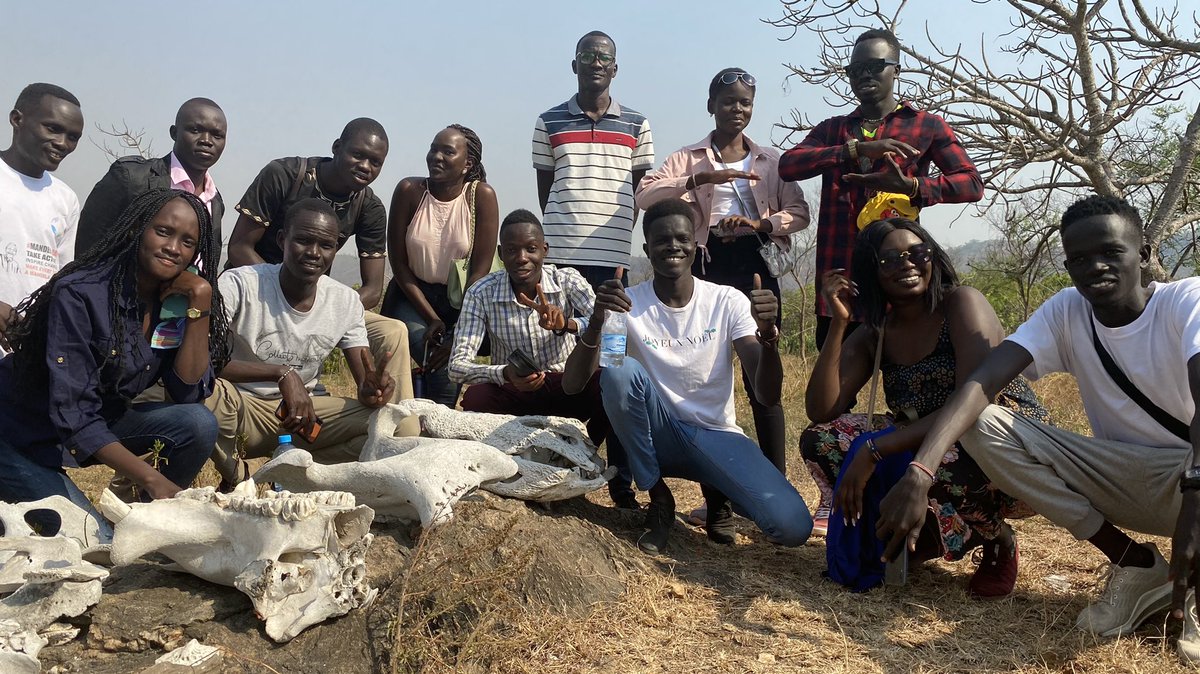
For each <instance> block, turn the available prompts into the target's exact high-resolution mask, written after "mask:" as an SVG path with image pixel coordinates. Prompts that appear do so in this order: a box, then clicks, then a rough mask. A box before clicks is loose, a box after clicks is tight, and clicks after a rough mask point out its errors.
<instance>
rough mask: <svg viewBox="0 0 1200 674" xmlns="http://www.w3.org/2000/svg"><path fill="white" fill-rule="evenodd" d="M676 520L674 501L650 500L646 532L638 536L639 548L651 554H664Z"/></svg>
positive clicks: (647, 510)
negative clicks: (672, 525)
mask: <svg viewBox="0 0 1200 674" xmlns="http://www.w3.org/2000/svg"><path fill="white" fill-rule="evenodd" d="M674 521H675V502H674V501H650V506H649V507H648V508H647V509H646V532H645V533H643V534H642V535H641V537H639V538H638V542H637V544H638V548H640V549H641V550H642V552H645V553H647V554H650V555H659V554H662V553H663V551H664V550H666V549H667V537H668V536H669V535H670V533H671V524H672V523H673V522H674Z"/></svg>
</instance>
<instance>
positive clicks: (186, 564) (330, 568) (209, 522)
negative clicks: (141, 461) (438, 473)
mask: <svg viewBox="0 0 1200 674" xmlns="http://www.w3.org/2000/svg"><path fill="white" fill-rule="evenodd" d="M255 491H256V488H255V485H254V481H253V480H246V481H245V482H243V483H241V484H239V485H238V486H237V488H235V489H234V492H233V493H232V494H229V495H225V494H220V493H218V492H217V491H216V490H214V489H213V488H212V487H206V488H203V489H185V490H183V491H181V492H179V493H178V494H176V495H175V497H174V498H169V499H159V500H157V501H153V502H150V503H134V504H126V503H122V502H121V501H120V500H118V499H117V498H116V497H115V496H113V495H112V494H111V493H109V492H105V493H104V494H103V495H101V498H100V510H101V512H103V513H104V514H105V516H106V517H108V518H109V519H110V520H113V521H114V522H116V523H117V525H116V534H115V536H114V537H113V548H112V559H113V563H114V564H117V565H124V564H130V563H132V562H133V561H134V560H136V559H138V558H139V557H142V556H143V555H146V554H148V553H151V552H159V553H162V554H164V555H166V556H167V557H168V558H170V559H171V560H173V561H174V562H175V563H176V564H178V565H179V566H180V567H181V568H182V569H183V570H184V571H186V572H188V573H190V574H192V575H195V576H199V577H200V578H203V579H205V580H208V581H210V582H213V583H217V584H219V585H228V586H233V587H236V588H238V589H239V590H241V591H242V592H244V593H246V594H247V595H249V596H250V599H251V601H253V602H254V609H255V611H256V612H257V614H258V616H259V618H260V619H263V620H265V621H266V631H267V635H268V636H270V637H271V638H272V639H274V640H276V641H288V640H290V639H292V638H293V637H295V636H296V635H297V634H299V633H300V632H301V631H303V630H304V629H305V628H307V627H308V626H310V625H314V624H316V623H318V622H321V621H322V620H325V619H326V618H329V617H333V616H340V615H344V614H346V613H348V612H349V611H350V610H351V609H353V608H357V607H359V606H362V605H364V604H366V603H368V602H369V601H370V600H371V599H372V598H374V596H375V590H372V589H370V588H369V587H367V585H366V569H365V562H364V560H365V556H366V550H367V547H368V546H370V544H371V539H372V536H371V534H370V533H369V532H370V527H371V520H372V519H373V518H374V516H375V514H374V512H373V511H372V510H371V509H370V508H369V507H367V506H356V505H355V501H354V496H353V494H347V493H344V492H313V493H310V494H291V493H288V492H282V493H274V492H268V493H267V494H266V495H265V496H264V497H261V498H260V497H257V496H255Z"/></svg>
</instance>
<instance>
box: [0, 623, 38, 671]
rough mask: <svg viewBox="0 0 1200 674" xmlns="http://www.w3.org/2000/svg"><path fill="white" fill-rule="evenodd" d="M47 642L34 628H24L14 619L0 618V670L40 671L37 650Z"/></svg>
mask: <svg viewBox="0 0 1200 674" xmlns="http://www.w3.org/2000/svg"><path fill="white" fill-rule="evenodd" d="M47 643H48V641H47V640H46V639H45V638H43V637H40V636H38V633H37V631H36V630H31V629H26V628H24V627H22V626H21V624H20V623H18V622H17V621H15V620H0V672H4V674H38V672H40V671H42V663H40V662H38V659H37V656H38V652H39V651H41V650H42V648H43V647H44V646H45V645H46V644H47Z"/></svg>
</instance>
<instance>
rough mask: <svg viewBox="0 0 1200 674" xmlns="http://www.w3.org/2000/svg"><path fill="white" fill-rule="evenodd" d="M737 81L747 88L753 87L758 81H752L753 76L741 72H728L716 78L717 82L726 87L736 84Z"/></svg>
mask: <svg viewBox="0 0 1200 674" xmlns="http://www.w3.org/2000/svg"><path fill="white" fill-rule="evenodd" d="M738 80H741V81H743V82H745V83H746V86H748V87H753V86H754V85H756V84H758V80H756V79H754V75H751V74H750V73H743V72H738V71H730V72H727V73H721V76H720V77H718V78H717V81H718V82H720V83H721V84H724V85H726V86H728V85H730V84H733V83H734V82H737V81H738Z"/></svg>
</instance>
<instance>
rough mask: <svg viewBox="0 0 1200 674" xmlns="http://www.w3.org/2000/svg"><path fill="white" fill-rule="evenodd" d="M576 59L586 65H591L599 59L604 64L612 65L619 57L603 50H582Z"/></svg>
mask: <svg viewBox="0 0 1200 674" xmlns="http://www.w3.org/2000/svg"><path fill="white" fill-rule="evenodd" d="M575 60H576V61H579V62H580V63H582V64H583V65H585V66H590V65H592V64H593V63H595V62H597V61H599V62H600V65H602V66H610V65H612V64H613V61H616V60H617V57H616V56H613V55H612V54H605V53H604V52H602V51H581V52H579V53H578V54H576V55H575Z"/></svg>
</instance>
